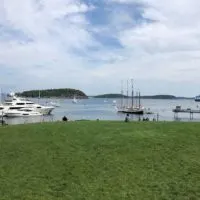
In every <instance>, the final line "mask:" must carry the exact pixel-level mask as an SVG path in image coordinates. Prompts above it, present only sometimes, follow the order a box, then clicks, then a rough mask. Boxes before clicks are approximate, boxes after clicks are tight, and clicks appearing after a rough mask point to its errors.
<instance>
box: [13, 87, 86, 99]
mask: <svg viewBox="0 0 200 200" xmlns="http://www.w3.org/2000/svg"><path fill="white" fill-rule="evenodd" d="M39 93H40V97H44V98H50V97H63V98H73V97H74V96H76V98H81V99H83V98H84V99H85V98H88V97H87V95H86V94H85V93H84V92H82V91H80V90H75V89H70V88H63V89H47V90H40V91H39V90H30V91H24V92H22V93H17V95H18V96H22V97H33V98H34V97H39Z"/></svg>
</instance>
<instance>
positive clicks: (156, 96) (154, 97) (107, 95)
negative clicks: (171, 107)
mask: <svg viewBox="0 0 200 200" xmlns="http://www.w3.org/2000/svg"><path fill="white" fill-rule="evenodd" d="M94 98H122V94H103V95H97V96H94ZM124 98H127V96H125V95H124ZM129 98H131V96H129ZM134 98H135V97H134ZM141 98H142V99H190V98H186V97H176V96H173V95H149V96H148V95H146V96H141Z"/></svg>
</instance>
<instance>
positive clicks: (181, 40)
mask: <svg viewBox="0 0 200 200" xmlns="http://www.w3.org/2000/svg"><path fill="white" fill-rule="evenodd" d="M199 8H200V1H199V0H168V1H161V0H0V87H1V88H2V89H3V90H4V91H24V90H29V89H47V88H75V89H80V90H82V91H84V92H85V93H86V94H88V95H96V94H103V93H120V90H121V81H122V80H123V81H124V88H125V85H126V84H125V83H126V80H130V79H134V88H135V90H140V91H141V94H142V95H153V94H172V95H176V96H195V95H197V94H200V87H199V86H200V21H199V19H200V12H199Z"/></svg>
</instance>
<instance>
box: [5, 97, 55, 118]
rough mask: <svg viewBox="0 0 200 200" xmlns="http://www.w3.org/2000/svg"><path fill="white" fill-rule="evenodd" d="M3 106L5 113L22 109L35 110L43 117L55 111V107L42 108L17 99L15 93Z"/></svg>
mask: <svg viewBox="0 0 200 200" xmlns="http://www.w3.org/2000/svg"><path fill="white" fill-rule="evenodd" d="M3 106H4V111H5V112H6V111H8V110H19V109H21V108H33V109H34V110H35V111H36V112H39V113H41V114H42V115H49V114H51V112H52V111H53V109H54V107H53V106H42V105H39V104H36V103H34V102H32V101H30V100H28V99H25V98H20V97H17V96H16V95H14V94H13V93H12V94H10V96H9V98H8V99H7V100H5V102H4V104H3Z"/></svg>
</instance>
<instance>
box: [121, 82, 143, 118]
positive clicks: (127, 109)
mask: <svg viewBox="0 0 200 200" xmlns="http://www.w3.org/2000/svg"><path fill="white" fill-rule="evenodd" d="M131 83H132V98H131V106H129V105H128V82H127V105H126V106H124V105H123V99H122V105H121V108H119V109H118V112H121V113H127V114H137V115H142V114H144V108H142V107H141V103H140V92H138V93H137V96H138V105H137V102H136V105H135V106H134V102H133V98H134V93H133V79H131ZM122 97H123V86H122Z"/></svg>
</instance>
